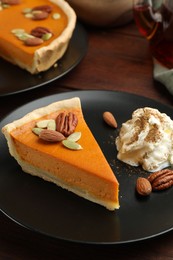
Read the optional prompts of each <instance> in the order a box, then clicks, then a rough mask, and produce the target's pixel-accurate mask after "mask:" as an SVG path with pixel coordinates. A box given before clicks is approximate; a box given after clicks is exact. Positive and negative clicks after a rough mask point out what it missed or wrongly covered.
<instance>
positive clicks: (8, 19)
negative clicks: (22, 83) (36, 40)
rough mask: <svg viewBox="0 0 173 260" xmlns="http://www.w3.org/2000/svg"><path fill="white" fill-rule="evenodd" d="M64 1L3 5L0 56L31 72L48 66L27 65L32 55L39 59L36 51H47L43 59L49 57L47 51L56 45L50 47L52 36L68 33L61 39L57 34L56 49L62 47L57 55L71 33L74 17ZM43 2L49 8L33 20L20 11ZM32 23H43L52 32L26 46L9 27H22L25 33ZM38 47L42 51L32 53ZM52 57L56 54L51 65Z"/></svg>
mask: <svg viewBox="0 0 173 260" xmlns="http://www.w3.org/2000/svg"><path fill="white" fill-rule="evenodd" d="M66 4H67V3H66V2H64V1H61V0H60V1H59V0H50V1H49V0H39V1H35V0H21V1H20V3H19V4H16V5H10V6H8V7H7V8H3V9H2V10H1V11H0V23H1V25H2V24H3V26H1V28H0V56H1V57H3V58H5V59H6V60H8V61H10V62H12V63H14V64H17V65H19V66H20V67H23V68H24V69H27V70H28V71H30V72H31V73H37V72H39V71H42V70H46V69H48V68H49V67H47V65H44V66H45V67H44V66H43V67H41V69H37V70H34V69H33V70H32V69H31V67H32V66H34V65H33V64H34V62H35V59H39V57H40V55H41V56H43V55H46V52H47V55H48V56H46V59H47V58H48V59H49V58H51V56H50V55H52V52H53V51H55V52H56V49H55V50H54V47H55V46H56V40H57V39H58V38H59V37H62V36H63V34H68V36H66V37H65V39H62V40H61V38H60V42H59V43H58V44H59V49H60V50H59V52H61V51H62V50H63V53H61V55H60V57H61V56H62V55H63V54H64V52H65V50H66V48H67V45H68V42H69V39H70V38H71V35H72V33H73V29H74V26H75V19H76V16H75V13H74V12H73V10H72V9H71V7H70V6H69V5H67V6H66ZM46 5H48V6H49V7H51V9H52V11H51V13H49V15H48V17H47V18H46V19H43V20H34V19H32V18H29V17H27V16H26V14H25V13H24V10H27V9H31V10H32V9H33V8H35V7H36V6H46ZM63 6H65V7H63ZM54 15H58V17H57V18H54ZM69 26H70V29H69ZM36 27H44V28H47V29H49V30H50V31H51V32H52V35H51V38H50V39H48V40H44V42H43V43H42V44H40V45H39V46H27V45H26V44H24V41H22V40H20V39H19V38H18V37H16V36H15V35H14V33H12V32H13V30H16V29H23V30H24V31H25V32H26V33H28V34H30V33H31V31H32V30H33V29H34V28H36ZM66 31H68V32H66ZM46 48H47V49H46ZM38 49H42V51H41V53H40V52H39V53H38V55H36V51H37V50H38ZM58 59H59V57H58ZM55 61H56V56H55V58H54V59H53V60H52V61H51V65H53V63H55ZM41 62H42V60H41ZM44 62H45V61H44ZM47 63H48V61H47ZM48 66H49V65H48Z"/></svg>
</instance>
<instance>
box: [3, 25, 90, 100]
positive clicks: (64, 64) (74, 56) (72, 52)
mask: <svg viewBox="0 0 173 260" xmlns="http://www.w3.org/2000/svg"><path fill="white" fill-rule="evenodd" d="M87 48H88V40H87V34H86V32H85V29H84V27H83V26H82V25H81V24H80V23H77V24H76V28H75V30H74V33H73V36H72V38H71V41H70V43H69V46H68V49H67V51H66V53H65V54H64V55H63V57H62V58H61V59H60V60H59V61H58V67H56V68H55V67H51V68H50V69H49V70H47V71H45V72H41V73H39V74H37V75H32V74H30V73H29V72H27V71H25V70H23V69H21V68H19V67H18V66H15V65H13V64H11V63H9V62H7V61H5V60H3V59H2V58H0V96H6V95H11V94H16V93H19V92H23V91H27V90H31V89H34V88H38V87H41V86H43V85H45V84H47V83H49V82H51V81H54V80H56V79H58V78H60V77H62V76H64V75H65V74H67V73H68V72H69V71H71V70H72V69H73V68H74V67H76V66H77V65H78V64H79V63H80V61H81V60H82V58H83V57H84V55H85V54H86V51H87Z"/></svg>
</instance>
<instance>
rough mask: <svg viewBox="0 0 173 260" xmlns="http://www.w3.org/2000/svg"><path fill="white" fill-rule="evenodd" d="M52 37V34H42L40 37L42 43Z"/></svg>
mask: <svg viewBox="0 0 173 260" xmlns="http://www.w3.org/2000/svg"><path fill="white" fill-rule="evenodd" d="M51 37H52V33H44V34H43V36H42V40H43V41H47V40H49V39H50V38H51Z"/></svg>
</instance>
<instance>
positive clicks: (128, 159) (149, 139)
mask: <svg viewBox="0 0 173 260" xmlns="http://www.w3.org/2000/svg"><path fill="white" fill-rule="evenodd" d="M115 144H116V147H117V150H118V155H117V158H118V159H119V160H121V161H123V162H125V163H127V164H129V165H132V166H139V165H141V166H142V168H143V169H144V170H146V171H149V172H154V171H158V170H161V169H163V168H165V167H168V166H170V165H172V164H173V121H172V120H171V118H170V117H169V116H167V115H166V114H165V113H160V112H159V111H158V110H157V109H154V108H150V107H144V108H139V109H137V110H135V111H134V112H133V113H132V118H131V119H129V120H128V121H127V122H125V123H123V124H122V127H121V129H120V132H119V136H118V137H117V138H116V140H115Z"/></svg>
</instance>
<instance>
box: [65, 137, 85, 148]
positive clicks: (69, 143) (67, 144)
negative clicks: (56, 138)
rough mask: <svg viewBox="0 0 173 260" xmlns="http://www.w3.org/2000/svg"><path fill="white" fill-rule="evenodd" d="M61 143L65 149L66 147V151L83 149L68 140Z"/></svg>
mask: <svg viewBox="0 0 173 260" xmlns="http://www.w3.org/2000/svg"><path fill="white" fill-rule="evenodd" d="M62 143H63V145H64V146H65V147H67V148H68V149H71V150H81V149H83V148H82V146H81V145H80V144H78V143H75V142H73V141H71V140H68V139H66V140H63V141H62Z"/></svg>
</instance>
